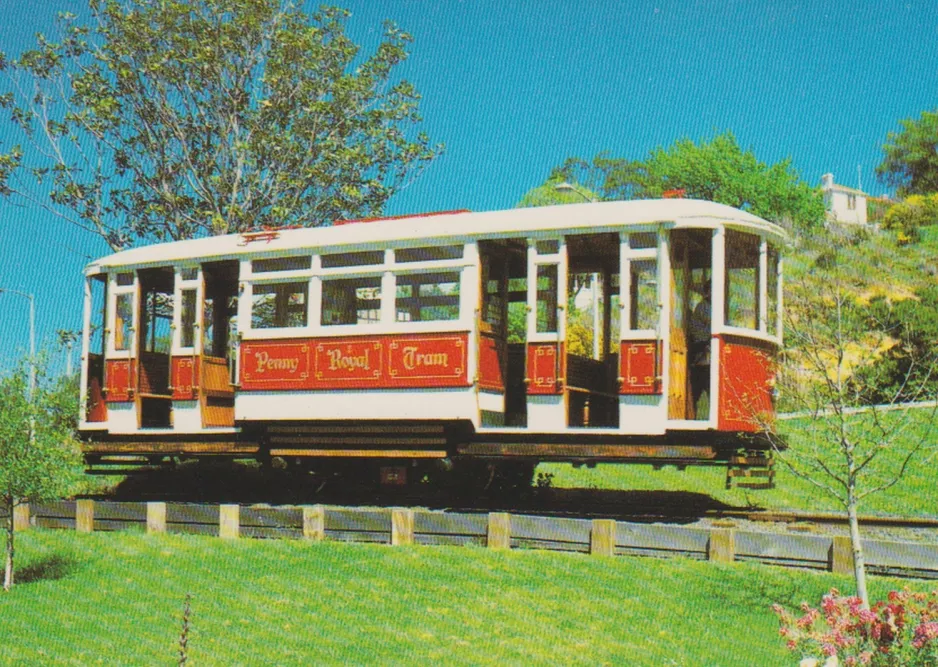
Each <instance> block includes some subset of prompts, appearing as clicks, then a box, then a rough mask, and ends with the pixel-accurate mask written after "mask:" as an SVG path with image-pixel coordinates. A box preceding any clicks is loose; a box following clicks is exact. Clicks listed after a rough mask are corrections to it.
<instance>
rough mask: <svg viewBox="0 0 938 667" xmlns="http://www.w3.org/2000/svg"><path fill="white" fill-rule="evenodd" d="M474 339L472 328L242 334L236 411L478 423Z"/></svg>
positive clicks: (264, 416) (240, 417)
mask: <svg viewBox="0 0 938 667" xmlns="http://www.w3.org/2000/svg"><path fill="white" fill-rule="evenodd" d="M469 343H470V335H469V333H468V332H455V333H427V334H400V335H395V334H387V335H372V336H344V337H337V338H318V339H317V338H297V339H289V340H276V341H263V340H253V341H250V342H245V343H244V344H242V346H241V386H240V389H239V391H238V395H237V398H236V401H235V418H236V420H237V421H238V422H249V421H267V420H273V421H277V420H349V419H354V420H364V419H371V420H377V419H382V420H456V419H460V420H471V421H472V422H473V423H475V424H477V423H478V405H477V402H476V398H475V392H474V391H473V387H472V384H471V382H470V380H469V373H468V363H469Z"/></svg>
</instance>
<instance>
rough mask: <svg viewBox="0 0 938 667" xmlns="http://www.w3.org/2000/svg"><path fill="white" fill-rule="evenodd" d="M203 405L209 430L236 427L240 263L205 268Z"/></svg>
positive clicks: (210, 264)
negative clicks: (234, 376)
mask: <svg viewBox="0 0 938 667" xmlns="http://www.w3.org/2000/svg"><path fill="white" fill-rule="evenodd" d="M202 276H203V280H204V291H203V293H204V295H205V297H204V300H203V304H202V355H201V359H200V369H199V375H200V378H199V379H200V382H199V403H200V409H201V412H202V426H203V427H205V428H211V427H224V426H234V385H233V383H232V379H233V374H234V372H235V370H236V367H237V364H236V362H237V355H238V318H237V313H238V262H237V261H227V262H212V263H209V264H203V265H202Z"/></svg>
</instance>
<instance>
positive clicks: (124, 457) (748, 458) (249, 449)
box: [84, 421, 778, 488]
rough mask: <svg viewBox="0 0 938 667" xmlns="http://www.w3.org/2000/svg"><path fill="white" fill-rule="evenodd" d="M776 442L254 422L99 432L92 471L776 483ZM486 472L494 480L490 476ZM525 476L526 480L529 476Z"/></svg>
mask: <svg viewBox="0 0 938 667" xmlns="http://www.w3.org/2000/svg"><path fill="white" fill-rule="evenodd" d="M777 444H778V443H773V441H772V440H770V439H769V438H768V437H766V436H765V435H762V434H753V433H746V432H729V433H728V432H722V431H668V432H666V433H665V434H664V435H661V436H634V435H622V434H619V433H608V432H607V433H601V432H595V431H586V430H584V431H583V432H574V433H529V432H526V431H523V430H521V429H503V430H497V429H485V430H480V431H476V430H475V429H474V428H473V426H472V424H471V422H468V421H456V422H419V423H408V424H401V423H362V422H355V423H351V422H306V423H300V422H296V423H279V422H271V423H261V424H258V423H252V424H248V425H244V427H243V428H242V429H240V430H238V431H232V432H228V433H216V434H212V435H209V436H206V435H200V436H199V437H197V438H194V437H191V436H190V437H186V436H184V435H181V434H180V435H175V434H166V433H162V434H155V433H154V434H146V433H139V434H135V435H133V436H126V435H108V434H106V433H103V432H102V433H99V434H97V435H91V437H89V438H88V439H87V441H86V443H85V446H84V451H85V460H86V463H87V466H88V471H89V472H91V473H93V474H95V473H97V474H119V473H132V472H135V471H140V470H148V469H152V468H153V467H154V466H160V465H171V464H174V463H176V462H179V461H186V460H191V459H240V460H254V461H257V462H258V463H260V464H262V465H269V466H271V467H273V468H277V469H285V470H300V471H304V470H306V471H313V472H323V471H329V472H330V473H333V472H334V473H340V472H341V473H345V474H350V475H356V476H365V475H369V474H370V475H373V476H376V477H377V479H378V480H379V481H380V483H381V484H382V485H391V486H394V485H405V484H409V483H413V482H414V481H419V480H420V479H422V478H424V477H434V478H439V477H440V476H441V475H442V476H443V477H447V476H449V477H453V478H456V477H466V476H468V477H472V478H476V481H478V482H479V483H480V484H481V485H483V486H488V485H490V484H492V483H494V482H495V481H497V480H501V479H502V478H506V479H509V480H512V485H518V484H520V485H522V486H524V485H530V483H531V481H532V479H533V475H534V468H535V466H536V465H537V464H538V463H548V462H551V463H570V464H572V465H574V466H582V465H585V466H587V467H594V466H595V465H597V464H599V463H618V464H645V465H651V466H653V467H654V468H655V469H660V468H662V467H664V466H675V467H677V468H678V469H681V470H683V469H685V468H687V467H692V466H720V467H725V468H726V469H727V488H729V487H730V486H731V485H733V486H740V487H748V488H771V486H772V484H773V480H774V469H773V465H774V459H773V447H775V446H777ZM486 478H488V481H486ZM525 478H526V480H525Z"/></svg>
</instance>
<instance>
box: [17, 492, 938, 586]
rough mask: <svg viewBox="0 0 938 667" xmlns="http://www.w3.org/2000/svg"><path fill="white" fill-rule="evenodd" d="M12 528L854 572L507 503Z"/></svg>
mask: <svg viewBox="0 0 938 667" xmlns="http://www.w3.org/2000/svg"><path fill="white" fill-rule="evenodd" d="M14 527H15V530H19V531H22V530H27V529H28V528H30V527H41V528H59V529H72V530H76V531H78V532H82V533H90V532H92V531H114V530H142V531H145V532H147V533H188V534H197V535H213V536H218V537H221V538H223V539H238V538H242V537H253V538H268V539H270V538H287V539H291V538H292V539H300V540H308V541H314V542H318V541H322V540H336V541H345V542H371V543H379V544H390V545H393V546H398V545H411V544H423V545H475V546H480V547H488V548H490V549H519V548H520V549H525V548H529V549H547V550H552V551H572V552H580V553H588V554H592V555H594V556H606V557H612V556H617V555H634V556H654V557H665V558H666V557H674V556H682V557H685V558H693V559H697V560H710V561H714V562H720V563H732V562H734V561H755V562H761V563H768V564H774V565H782V566H788V567H803V568H811V569H817V570H828V571H832V572H836V573H839V574H851V573H852V572H853V555H852V550H851V547H850V539H849V537H847V536H839V535H838V536H822V535H810V534H785V533H769V532H755V531H744V530H737V529H736V528H735V527H733V526H732V525H731V524H730V525H726V524H725V525H719V526H711V527H699V526H682V525H675V524H646V523H630V522H624V521H616V520H614V519H573V518H564V517H540V516H531V515H524V514H509V513H507V512H490V513H488V514H484V513H459V512H439V511H436V512H434V511H428V510H414V509H407V508H393V509H360V508H349V507H333V506H327V505H304V506H286V507H272V506H268V505H235V504H222V505H212V504H194V503H165V502H147V503H127V502H99V501H93V500H76V501H60V502H53V503H45V504H39V505H34V506H29V505H25V504H23V505H19V506H17V507H16V508H15V509H14ZM864 553H865V557H866V561H867V567H868V568H869V569H870V571H872V572H879V573H888V574H890V575H894V576H912V577H921V578H930V579H931V578H938V544H935V543H925V542H893V541H884V540H864Z"/></svg>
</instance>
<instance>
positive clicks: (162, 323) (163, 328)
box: [141, 290, 173, 354]
mask: <svg viewBox="0 0 938 667" xmlns="http://www.w3.org/2000/svg"><path fill="white" fill-rule="evenodd" d="M143 298H144V308H143V312H142V313H141V315H142V317H143V326H144V329H145V332H146V335H145V337H144V350H146V351H147V352H159V353H161V354H169V350H170V346H171V344H172V322H173V297H172V294H167V293H165V292H157V291H150V290H147V291H146V292H144V295H143Z"/></svg>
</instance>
